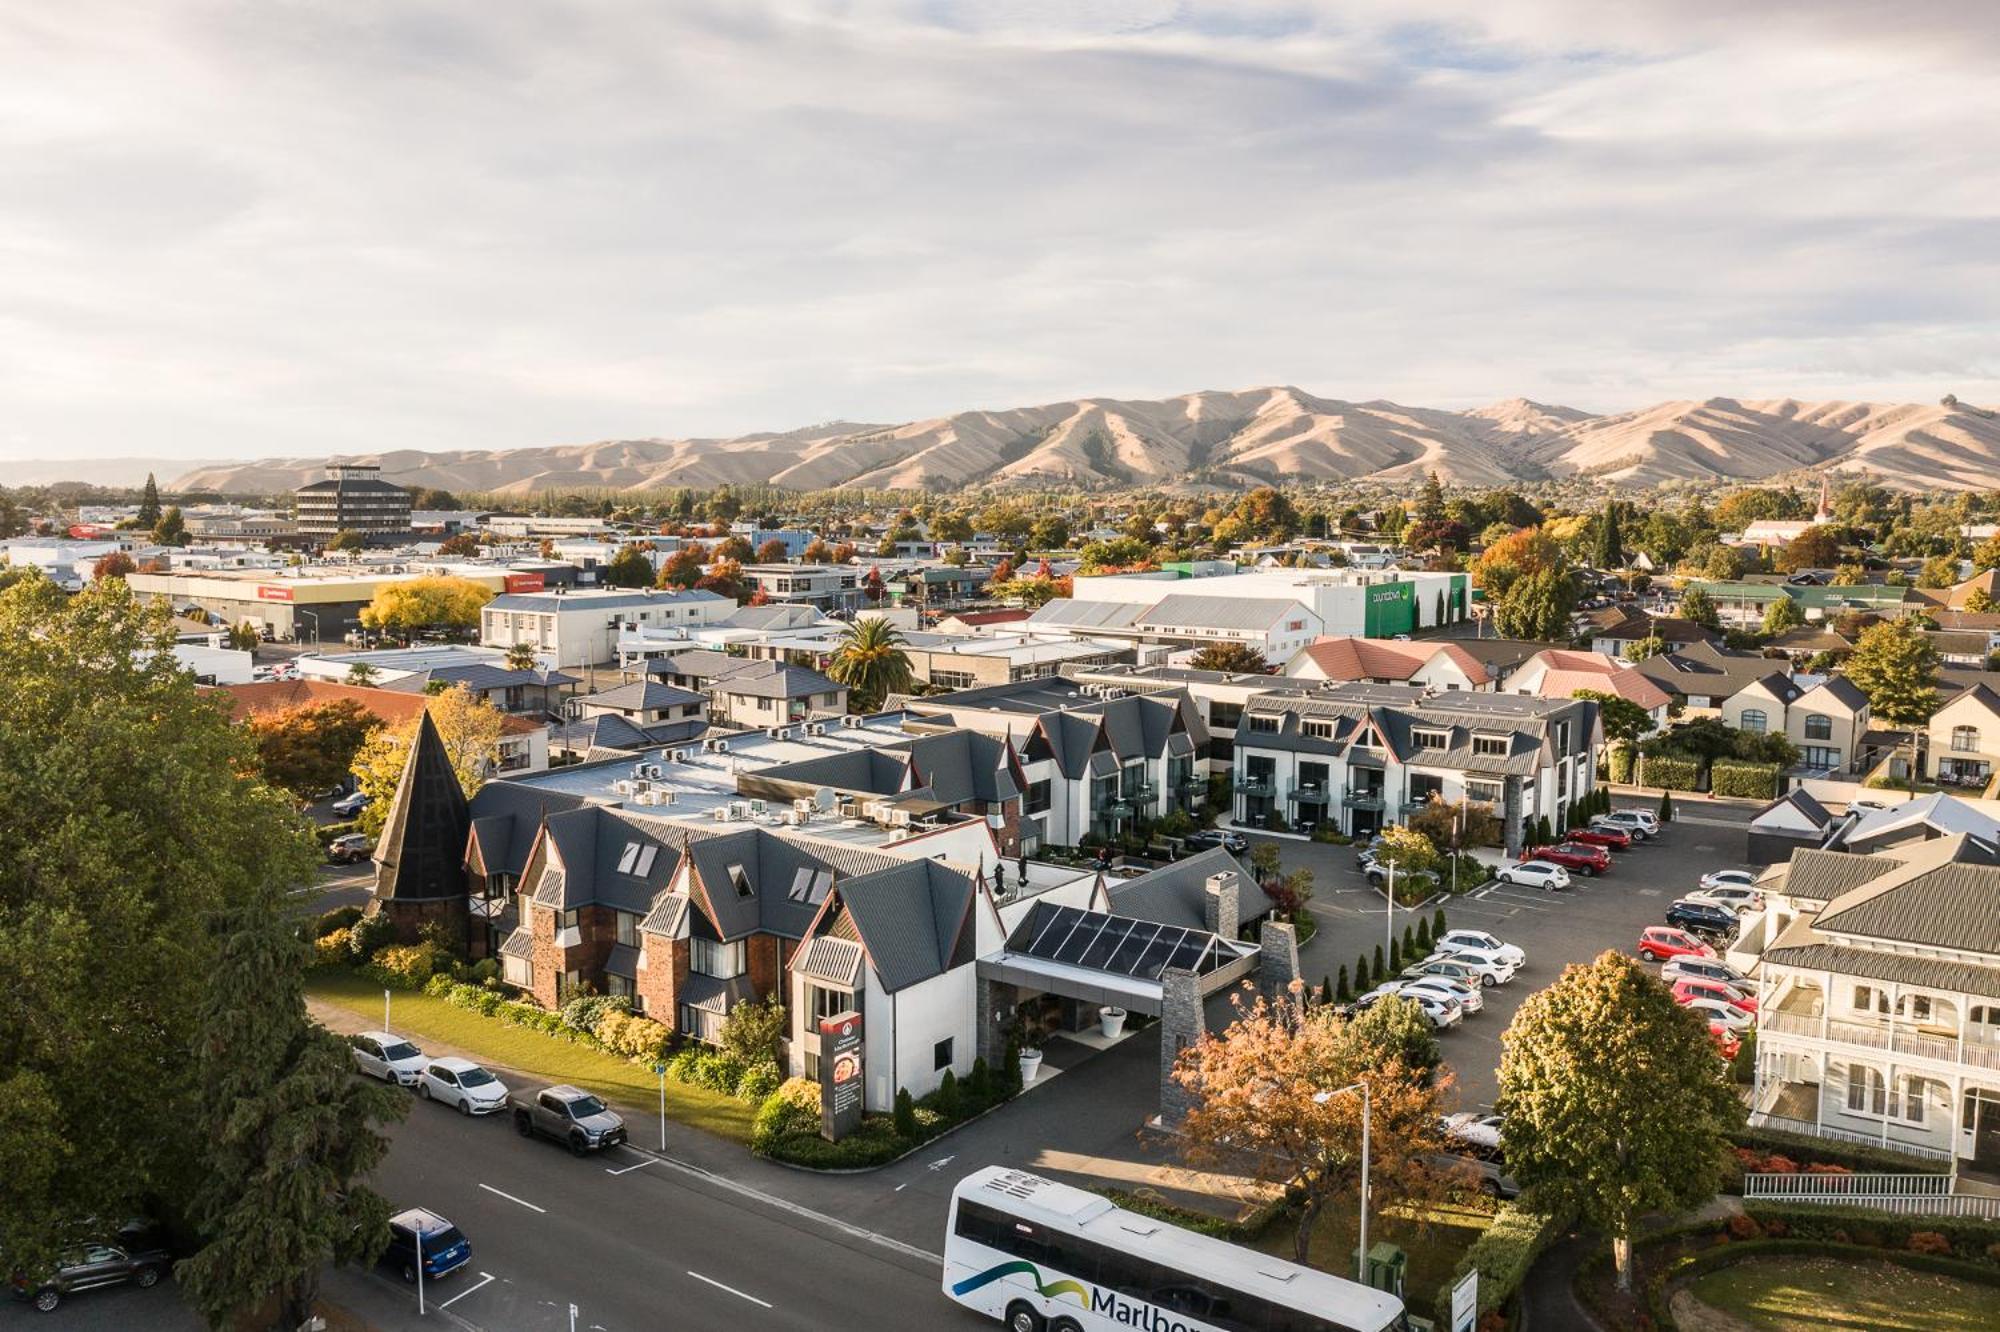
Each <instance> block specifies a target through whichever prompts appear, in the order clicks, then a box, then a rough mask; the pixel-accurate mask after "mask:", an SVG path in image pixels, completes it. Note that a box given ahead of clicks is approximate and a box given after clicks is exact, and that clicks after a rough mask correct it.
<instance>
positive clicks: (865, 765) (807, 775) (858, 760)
mask: <svg viewBox="0 0 2000 1332" xmlns="http://www.w3.org/2000/svg"><path fill="white" fill-rule="evenodd" d="M757 775H758V776H759V777H761V778H770V779H774V780H777V781H784V782H801V783H806V782H809V783H812V784H814V785H816V786H831V787H833V788H835V789H836V790H841V791H857V792H867V793H869V794H871V795H893V794H894V793H895V792H897V791H900V790H902V789H903V785H904V782H905V780H906V779H907V778H908V777H909V775H910V751H909V749H908V747H906V746H903V745H897V746H895V747H894V748H883V749H872V748H871V749H844V750H840V751H838V752H836V753H832V754H819V755H815V756H814V757H812V758H809V759H800V760H798V761H797V762H796V763H775V764H772V765H771V766H770V767H768V768H761V769H759V770H758V773H757Z"/></svg>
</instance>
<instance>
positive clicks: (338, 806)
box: [332, 791, 368, 819]
mask: <svg viewBox="0 0 2000 1332" xmlns="http://www.w3.org/2000/svg"><path fill="white" fill-rule="evenodd" d="M367 807H368V793H367V792H366V791H350V792H348V793H347V794H346V795H344V796H342V797H341V798H340V799H338V800H336V801H334V802H333V805H332V809H333V812H334V813H336V814H338V815H339V816H340V817H341V818H343V819H351V818H353V817H354V816H355V815H356V814H359V813H360V812H361V811H362V810H364V809H366V808H367Z"/></svg>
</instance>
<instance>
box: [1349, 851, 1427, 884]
mask: <svg viewBox="0 0 2000 1332" xmlns="http://www.w3.org/2000/svg"><path fill="white" fill-rule="evenodd" d="M1361 874H1362V877H1363V878H1365V879H1367V880H1368V882H1370V883H1372V884H1374V885H1375V886H1376V887H1377V888H1380V887H1382V886H1383V885H1384V884H1386V883H1388V882H1389V867H1388V866H1387V865H1386V864H1384V863H1382V862H1381V861H1379V860H1377V859H1375V856H1374V853H1373V852H1370V853H1368V854H1367V855H1364V856H1363V857H1361ZM1437 877H1438V876H1437V872H1436V871H1435V870H1398V871H1396V879H1397V882H1398V883H1402V884H1408V883H1413V882H1422V883H1424V884H1427V885H1428V886H1429V887H1432V888H1435V887H1436V886H1437ZM1398 891H1399V892H1400V891H1401V890H1400V889H1398Z"/></svg>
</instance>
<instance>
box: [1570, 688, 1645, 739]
mask: <svg viewBox="0 0 2000 1332" xmlns="http://www.w3.org/2000/svg"><path fill="white" fill-rule="evenodd" d="M1570 697H1571V698H1587V699H1589V700H1590V701H1591V702H1593V703H1595V704H1597V715H1598V716H1599V717H1600V718H1601V719H1602V720H1603V722H1604V738H1605V739H1606V740H1610V741H1613V742H1616V741H1620V740H1623V741H1627V742H1630V741H1633V740H1637V739H1638V738H1639V737H1640V736H1642V735H1645V734H1646V733H1647V732H1649V731H1651V730H1652V729H1653V714H1652V713H1650V712H1648V711H1646V710H1645V709H1644V708H1642V707H1640V706H1639V705H1638V704H1637V703H1634V702H1633V701H1632V700H1631V699H1629V698H1620V697H1619V696H1618V695H1616V694H1607V693H1605V692H1604V691H1603V690H1601V689H1579V690H1577V691H1576V692H1575V693H1573V694H1571V695H1570Z"/></svg>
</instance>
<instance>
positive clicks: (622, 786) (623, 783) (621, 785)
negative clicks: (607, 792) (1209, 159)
mask: <svg viewBox="0 0 2000 1332" xmlns="http://www.w3.org/2000/svg"><path fill="white" fill-rule="evenodd" d="M611 789H612V790H614V791H616V792H617V793H618V794H619V795H631V794H632V793H633V792H634V791H636V790H638V789H639V784H638V783H637V782H635V781H633V780H632V779H631V778H630V777H620V778H619V779H618V780H617V781H615V782H613V783H611Z"/></svg>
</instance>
